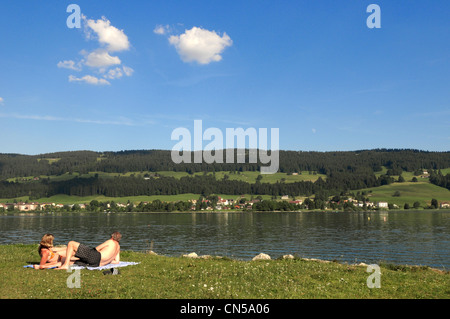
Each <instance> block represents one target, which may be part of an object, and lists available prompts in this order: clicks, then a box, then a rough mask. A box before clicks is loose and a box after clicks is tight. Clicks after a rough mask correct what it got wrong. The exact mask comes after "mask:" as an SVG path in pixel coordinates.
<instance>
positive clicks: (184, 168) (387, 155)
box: [0, 149, 450, 199]
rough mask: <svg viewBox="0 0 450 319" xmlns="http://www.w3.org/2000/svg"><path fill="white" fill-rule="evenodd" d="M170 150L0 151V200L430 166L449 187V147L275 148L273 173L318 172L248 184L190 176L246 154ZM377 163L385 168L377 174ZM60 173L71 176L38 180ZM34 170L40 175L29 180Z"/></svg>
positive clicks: (165, 190) (243, 188)
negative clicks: (212, 159) (210, 159)
mask: <svg viewBox="0 0 450 319" xmlns="http://www.w3.org/2000/svg"><path fill="white" fill-rule="evenodd" d="M170 154H171V152H170V151H167V150H142V151H121V152H92V151H76V152H59V153H51V154H41V155H33V156H31V155H20V154H0V198H15V197H20V196H29V198H30V199H33V198H42V197H49V196H52V195H56V194H67V195H76V196H90V195H104V196H112V197H121V196H136V195H174V194H182V193H194V194H205V195H208V194H255V195H259V194H261V195H262V194H267V195H283V194H289V195H292V196H298V195H306V196H309V195H311V194H316V196H317V194H326V195H331V194H338V193H339V192H342V191H348V190H357V189H363V188H369V187H377V186H382V185H386V184H390V183H392V182H394V179H393V177H392V176H399V175H401V174H402V172H405V171H406V172H414V174H415V175H420V174H422V172H423V171H424V170H427V171H428V172H429V174H430V176H429V181H430V182H431V183H433V184H435V185H438V186H440V187H444V188H447V189H450V174H447V175H443V174H442V173H441V172H440V169H447V168H450V152H426V151H419V150H389V149H376V150H361V151H349V152H296V151H280V154H279V172H281V173H288V174H291V173H297V172H298V173H300V172H305V171H309V172H315V173H317V174H321V176H324V178H321V177H320V178H318V179H317V180H316V181H314V182H313V181H298V182H293V183H283V182H280V183H279V182H277V183H263V182H260V181H259V180H257V181H256V182H255V183H247V182H244V181H238V180H231V179H228V178H225V177H224V178H223V179H216V178H215V177H214V176H212V175H206V174H205V175H198V174H196V175H190V174H193V173H196V172H219V171H225V172H230V173H231V172H243V171H259V169H260V163H254V164H252V163H249V161H248V159H247V160H246V162H245V163H235V164H217V163H215V164H206V163H203V164H184V163H181V164H175V163H174V162H173V161H172V159H171V155H170ZM265 165H266V164H265ZM383 169H384V170H386V169H387V171H386V172H383V173H382V174H380V172H381V171H382V170H383ZM163 171H176V172H187V173H189V174H188V175H187V176H184V177H181V178H174V177H168V176H161V175H157V174H148V173H152V172H155V173H157V172H163ZM101 172H102V173H116V174H117V173H120V174H124V173H128V172H145V175H147V178H145V179H144V178H142V177H135V176H134V174H132V175H130V176H128V175H121V176H116V177H114V179H113V180H112V179H111V177H110V178H105V177H102V176H101V174H92V173H101ZM377 173H378V174H377ZM63 174H69V175H71V176H73V177H72V178H69V179H54V178H52V179H50V178H45V176H58V175H63ZM86 174H87V176H86ZM139 175H140V174H139ZM33 176H35V177H40V178H36V179H33V178H31V179H30V177H33ZM81 176H83V177H81ZM42 177H44V178H42Z"/></svg>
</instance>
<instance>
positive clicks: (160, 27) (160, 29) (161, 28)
mask: <svg viewBox="0 0 450 319" xmlns="http://www.w3.org/2000/svg"><path fill="white" fill-rule="evenodd" d="M169 31H170V28H169V26H168V25H157V26H156V27H155V29H154V30H153V33H156V34H161V35H162V34H166V33H167V32H169Z"/></svg>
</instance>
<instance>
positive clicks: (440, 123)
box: [0, 0, 450, 154]
mask: <svg viewBox="0 0 450 319" xmlns="http://www.w3.org/2000/svg"><path fill="white" fill-rule="evenodd" d="M72 3H73V4H77V5H79V7H80V9H81V13H82V17H83V18H82V19H81V28H79V29H77V28H68V26H67V24H66V20H67V18H68V17H69V15H70V14H71V12H66V9H67V6H68V5H69V4H72ZM371 3H375V4H378V5H379V7H380V8H381V28H379V29H370V28H368V27H367V25H366V20H367V18H368V17H369V15H370V13H367V12H366V9H367V7H368V5H369V4H371ZM449 10H450V2H448V1H436V0H432V1H425V0H415V1H409V0H397V1H381V0H371V1H364V0H358V1H348V0H314V1H313V0H308V1H300V0H295V1H294V0H292V1H261V0H258V1H253V0H245V1H222V0H217V1H111V0H109V1H103V0H96V1H81V0H72V1H61V0H58V1H56V0H51V1H24V0H15V1H2V2H0V126H1V132H2V134H1V135H0V152H1V153H21V154H41V153H48V152H55V151H70V150H93V151H119V150H132V149H169V150H170V149H172V147H173V146H174V145H175V144H176V141H172V140H171V133H172V131H173V130H174V129H176V128H178V127H185V128H187V129H190V130H192V132H193V124H194V120H196V119H199V120H202V121H203V128H204V129H206V128H209V127H216V128H219V129H220V130H223V132H225V129H226V128H238V127H242V128H244V129H245V128H250V127H252V128H279V130H280V137H279V143H280V145H279V146H280V149H284V150H305V151H309V150H314V151H335V150H359V149H372V148H415V149H422V150H430V151H448V150H450V80H449V75H450V42H449V39H450V37H449V35H450V20H449V19H448V12H449ZM224 135H225V134H224ZM206 143H207V142H205V143H204V144H206Z"/></svg>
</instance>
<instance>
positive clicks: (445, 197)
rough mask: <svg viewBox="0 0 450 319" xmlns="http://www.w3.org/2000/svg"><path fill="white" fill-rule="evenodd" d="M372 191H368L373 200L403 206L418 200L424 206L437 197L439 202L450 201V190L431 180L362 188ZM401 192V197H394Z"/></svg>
mask: <svg viewBox="0 0 450 319" xmlns="http://www.w3.org/2000/svg"><path fill="white" fill-rule="evenodd" d="M360 191H361V192H362V191H366V192H368V191H371V193H368V196H369V199H370V200H371V201H372V202H379V201H385V202H389V203H392V204H397V205H399V206H400V207H403V205H404V204H405V203H408V204H409V205H410V206H411V207H412V204H413V203H414V202H416V201H418V202H419V203H420V204H421V206H422V207H424V206H426V205H430V202H431V199H432V198H435V199H437V200H438V202H439V203H440V202H450V191H449V190H447V189H445V188H442V187H439V186H436V185H433V184H431V183H429V182H420V181H419V182H416V183H413V182H405V183H393V184H390V185H384V186H380V187H373V188H368V189H363V190H360ZM397 191H398V192H400V197H394V196H393V195H394V193H395V192H397Z"/></svg>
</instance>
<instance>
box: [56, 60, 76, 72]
mask: <svg viewBox="0 0 450 319" xmlns="http://www.w3.org/2000/svg"><path fill="white" fill-rule="evenodd" d="M58 68H63V69H70V70H75V71H80V70H81V68H80V67H79V66H78V65H76V64H75V61H72V60H68V61H60V62H58Z"/></svg>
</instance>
